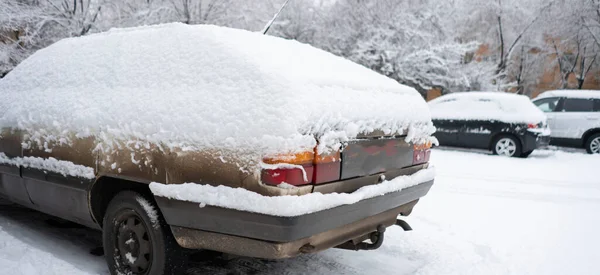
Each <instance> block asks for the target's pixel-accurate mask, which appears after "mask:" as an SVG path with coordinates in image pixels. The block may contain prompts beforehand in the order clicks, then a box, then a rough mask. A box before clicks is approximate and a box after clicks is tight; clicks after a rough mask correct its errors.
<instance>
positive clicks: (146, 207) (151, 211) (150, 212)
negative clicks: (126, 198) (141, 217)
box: [137, 197, 159, 228]
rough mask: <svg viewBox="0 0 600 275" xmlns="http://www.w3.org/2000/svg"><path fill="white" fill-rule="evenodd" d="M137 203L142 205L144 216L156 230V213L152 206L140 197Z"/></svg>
mask: <svg viewBox="0 0 600 275" xmlns="http://www.w3.org/2000/svg"><path fill="white" fill-rule="evenodd" d="M137 201H138V202H139V203H140V204H141V205H142V208H144V211H146V214H148V217H149V218H150V222H151V223H152V227H154V228H158V226H159V224H158V212H157V211H156V209H155V208H154V206H153V205H152V204H151V203H150V202H149V201H148V200H146V199H145V198H142V197H138V198H137Z"/></svg>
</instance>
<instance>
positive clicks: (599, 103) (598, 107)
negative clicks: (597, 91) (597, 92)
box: [594, 99, 600, 112]
mask: <svg viewBox="0 0 600 275" xmlns="http://www.w3.org/2000/svg"><path fill="white" fill-rule="evenodd" d="M594 112H600V99H594Z"/></svg>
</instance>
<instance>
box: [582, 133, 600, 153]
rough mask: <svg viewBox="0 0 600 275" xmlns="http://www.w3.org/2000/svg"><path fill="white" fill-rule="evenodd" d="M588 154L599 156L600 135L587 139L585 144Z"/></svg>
mask: <svg viewBox="0 0 600 275" xmlns="http://www.w3.org/2000/svg"><path fill="white" fill-rule="evenodd" d="M585 150H586V151H587V152H588V154H600V133H599V134H594V135H592V136H591V137H589V138H588V139H587V141H586V143H585Z"/></svg>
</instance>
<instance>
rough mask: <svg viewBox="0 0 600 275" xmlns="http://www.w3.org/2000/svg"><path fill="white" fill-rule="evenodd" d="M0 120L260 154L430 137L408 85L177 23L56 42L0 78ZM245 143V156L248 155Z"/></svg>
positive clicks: (275, 43) (66, 132)
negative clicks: (366, 138)
mask: <svg viewBox="0 0 600 275" xmlns="http://www.w3.org/2000/svg"><path fill="white" fill-rule="evenodd" d="M0 93H2V100H0V128H3V127H9V128H10V127H12V128H20V129H22V130H26V131H29V132H30V133H31V137H35V138H40V137H41V138H47V139H53V140H60V141H61V142H63V141H64V140H65V138H66V140H68V138H69V137H71V136H72V135H73V134H75V135H76V136H77V137H88V136H94V137H96V138H99V139H100V140H101V141H109V140H115V139H117V140H125V141H127V140H135V141H145V142H149V143H159V144H161V146H163V145H164V146H169V147H176V148H187V149H188V150H201V149H203V148H213V149H214V148H217V149H221V148H226V149H231V150H238V149H239V150H242V149H244V150H251V151H252V152H256V153H259V154H261V155H264V154H273V153H281V152H282V151H298V150H304V149H307V148H312V147H314V146H315V144H316V141H315V139H314V136H323V137H321V140H320V141H319V142H320V145H328V146H329V145H331V146H335V145H337V144H339V141H340V140H345V139H349V138H353V137H356V136H357V135H358V134H360V133H368V132H371V131H374V130H383V131H384V132H385V133H388V134H396V133H400V134H402V133H403V134H407V135H408V136H407V140H409V141H415V142H416V141H424V140H428V139H430V134H431V133H432V132H433V126H432V124H431V119H430V113H429V109H428V107H427V104H426V103H425V101H424V100H423V98H422V97H421V96H420V95H419V94H418V92H417V91H416V90H414V89H413V88H410V87H407V86H403V85H401V84H399V83H397V82H396V81H394V80H392V79H390V78H387V77H385V76H383V75H380V74H377V73H375V72H373V71H371V70H369V69H367V68H365V67H363V66H360V65H358V64H355V63H352V62H351V61H348V60H346V59H343V58H341V57H337V56H335V55H333V54H330V53H327V52H325V51H322V50H319V49H316V48H314V47H312V46H309V45H306V44H302V43H299V42H297V41H293V40H285V39H282V38H277V37H272V36H267V35H262V34H260V33H253V32H249V31H245V30H238V29H231V28H225V27H218V26H212V25H195V26H190V25H185V24H180V23H173V24H164V25H156V26H147V27H138V28H129V29H114V30H111V31H108V32H106V33H99V34H93V35H89V36H84V37H78V38H68V39H64V40H61V41H59V42H57V43H55V44H53V45H51V46H50V47H48V48H45V49H42V50H39V51H38V52H36V53H35V54H34V55H32V56H31V57H30V58H28V59H26V60H25V61H23V62H22V63H21V64H20V65H19V66H17V68H15V69H14V70H13V71H12V72H11V73H9V74H8V75H7V76H6V77H5V78H3V79H2V80H0ZM248 153H249V152H246V153H245V154H248Z"/></svg>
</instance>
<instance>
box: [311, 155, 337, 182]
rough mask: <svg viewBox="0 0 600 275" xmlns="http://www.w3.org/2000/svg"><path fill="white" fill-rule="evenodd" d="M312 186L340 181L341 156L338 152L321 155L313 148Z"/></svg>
mask: <svg viewBox="0 0 600 275" xmlns="http://www.w3.org/2000/svg"><path fill="white" fill-rule="evenodd" d="M313 163H314V165H315V166H314V167H315V170H314V172H315V173H314V178H313V183H314V184H321V183H327V182H332V181H336V180H339V179H340V172H341V169H342V166H341V155H340V151H335V152H330V153H321V154H319V152H317V149H316V148H315V160H314V162H313Z"/></svg>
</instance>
